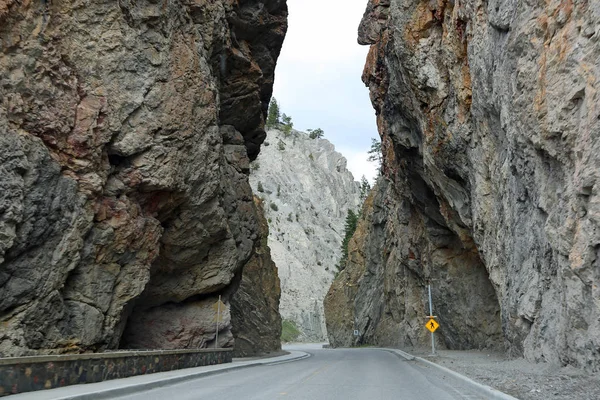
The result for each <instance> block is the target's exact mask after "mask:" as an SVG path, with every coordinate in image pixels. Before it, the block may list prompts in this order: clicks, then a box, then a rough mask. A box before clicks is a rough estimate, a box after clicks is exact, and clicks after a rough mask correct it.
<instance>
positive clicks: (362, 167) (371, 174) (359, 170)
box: [336, 148, 377, 184]
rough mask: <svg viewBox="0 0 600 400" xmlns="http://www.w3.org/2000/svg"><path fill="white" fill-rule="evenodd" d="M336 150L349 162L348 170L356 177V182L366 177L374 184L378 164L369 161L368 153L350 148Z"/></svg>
mask: <svg viewBox="0 0 600 400" xmlns="http://www.w3.org/2000/svg"><path fill="white" fill-rule="evenodd" d="M336 150H337V151H338V152H340V153H342V154H343V155H344V157H346V159H347V160H348V169H349V170H350V172H352V175H354V180H355V181H360V179H361V178H362V176H363V175H364V176H365V177H366V178H367V180H368V181H369V182H370V183H371V184H373V183H375V178H376V177H377V163H374V162H369V161H367V158H368V157H369V155H368V154H367V152H366V151H356V150H353V149H350V148H339V149H337V148H336Z"/></svg>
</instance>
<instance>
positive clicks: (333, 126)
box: [273, 0, 379, 181]
mask: <svg viewBox="0 0 600 400" xmlns="http://www.w3.org/2000/svg"><path fill="white" fill-rule="evenodd" d="M287 3H288V7H289V29H288V32H287V36H286V38H285V42H284V43H283V49H282V50H281V55H280V57H279V61H278V62H277V69H276V71H275V87H274V92H273V96H274V97H275V98H276V99H277V101H278V102H279V105H280V109H281V112H282V113H286V114H287V115H290V116H291V117H292V122H293V123H294V128H295V129H298V130H301V131H306V130H307V129H311V128H312V129H314V128H321V129H323V130H324V131H325V138H326V139H328V140H329V141H330V142H332V143H333V144H334V145H335V148H336V150H337V151H338V152H340V153H342V154H343V155H344V156H345V157H346V159H347V160H348V169H349V170H350V171H351V172H352V174H353V175H354V179H355V180H357V181H358V180H360V178H361V176H362V175H365V176H366V177H367V178H368V179H369V180H371V181H372V180H373V178H374V177H375V175H376V166H375V165H374V163H369V162H367V151H368V150H369V148H370V146H371V138H377V139H379V135H378V133H377V126H376V124H375V111H374V110H373V107H372V106H371V102H370V100H369V91H368V89H367V88H366V87H365V85H364V84H363V83H362V81H361V75H362V70H363V67H364V64H365V59H366V56H367V52H368V50H369V48H368V46H360V45H358V43H357V42H356V37H357V29H358V24H359V23H360V20H361V18H362V15H363V13H364V11H365V8H366V6H367V0H344V1H339V0H287Z"/></svg>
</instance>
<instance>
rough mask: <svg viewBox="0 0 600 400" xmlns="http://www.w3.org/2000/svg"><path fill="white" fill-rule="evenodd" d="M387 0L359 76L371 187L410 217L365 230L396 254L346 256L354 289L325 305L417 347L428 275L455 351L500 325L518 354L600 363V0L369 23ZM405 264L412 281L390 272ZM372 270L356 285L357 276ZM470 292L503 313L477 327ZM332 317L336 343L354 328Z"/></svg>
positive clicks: (470, 7) (420, 5)
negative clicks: (365, 94)
mask: <svg viewBox="0 0 600 400" xmlns="http://www.w3.org/2000/svg"><path fill="white" fill-rule="evenodd" d="M379 3H380V2H379V1H376V0H373V1H369V6H368V9H367V11H368V12H367V13H366V14H365V20H363V22H362V24H361V26H362V27H363V28H361V30H360V31H359V35H360V38H359V40H360V41H361V42H362V43H370V44H372V46H371V50H370V55H369V58H368V60H367V65H366V67H365V73H364V75H363V80H364V82H365V83H366V84H367V85H368V86H369V88H370V94H371V100H372V102H373V105H374V107H375V109H376V111H377V114H378V126H379V130H380V133H381V135H382V143H383V150H384V176H385V179H386V181H387V183H386V184H385V185H379V186H378V189H377V191H378V194H377V196H379V197H378V198H379V199H386V198H387V199H388V200H384V205H386V209H387V211H386V214H387V215H393V216H396V215H398V212H400V214H399V215H404V217H402V218H406V219H408V222H407V223H405V222H402V223H396V224H394V223H391V222H390V221H388V222H387V223H386V224H385V225H384V226H385V227H386V228H385V229H386V230H388V231H387V232H384V233H382V232H380V229H381V226H380V225H378V224H375V225H372V227H371V228H366V229H367V230H369V231H370V233H368V234H365V238H363V240H362V243H363V244H362V245H361V244H358V243H357V246H358V248H362V250H361V251H362V252H367V253H368V252H370V251H381V250H376V249H375V248H373V247H372V246H373V245H375V244H376V243H377V242H376V240H375V239H376V237H382V239H381V240H380V242H383V243H384V244H385V245H384V247H383V249H385V253H384V256H383V260H384V261H385V260H386V259H388V260H393V259H395V260H396V261H397V262H396V263H389V265H385V266H382V267H376V268H375V269H374V270H372V267H370V266H369V267H368V268H367V269H366V270H365V266H363V267H360V268H359V269H358V270H356V271H354V272H353V270H354V269H355V268H356V267H353V265H352V262H351V263H350V264H349V266H348V268H350V270H349V271H348V273H349V274H350V275H351V276H352V277H353V278H352V279H351V280H350V281H349V282H355V283H356V284H357V285H359V287H360V288H359V289H357V291H356V293H350V295H342V294H340V292H339V291H340V287H339V286H338V287H337V291H336V293H332V292H330V293H331V296H332V299H331V302H332V303H331V304H337V307H342V305H343V304H345V306H344V307H351V308H352V310H353V311H352V312H350V311H348V312H349V313H350V314H348V315H352V318H353V319H355V320H357V321H360V324H363V325H364V324H365V322H364V319H365V318H371V319H370V325H369V326H368V327H364V328H363V330H364V333H365V335H366V336H364V337H363V340H364V341H365V342H382V341H384V342H385V341H386V340H388V339H389V340H391V339H390V338H392V332H396V337H395V339H394V340H396V342H399V343H408V344H414V345H423V344H425V343H426V342H425V340H426V336H425V335H424V329H421V328H420V325H421V323H422V322H423V321H419V326H417V325H414V323H416V322H417V318H416V316H418V314H422V311H423V307H424V306H425V302H424V299H423V294H422V293H423V290H424V287H425V283H426V281H427V279H430V278H431V279H438V283H437V284H436V286H437V287H438V288H439V289H438V292H437V295H434V303H435V304H437V305H438V307H439V308H438V309H437V311H435V310H434V313H438V314H440V319H441V321H440V322H441V326H442V327H441V328H440V331H439V335H440V336H441V338H443V341H444V343H445V344H446V345H447V346H448V347H449V348H462V347H464V346H467V347H484V346H488V345H490V344H491V343H489V342H490V341H489V340H488V339H486V338H487V337H489V334H490V332H492V333H493V335H492V336H491V337H492V338H493V342H495V345H497V346H501V347H505V348H506V349H507V351H508V352H509V353H510V354H513V355H524V356H525V357H527V358H528V359H530V360H536V361H546V362H551V363H556V364H563V365H564V364H570V365H574V366H578V367H583V368H588V369H590V370H598V369H600V353H599V352H598V348H599V347H600V335H599V333H598V332H600V326H599V322H598V321H600V319H599V315H600V308H599V301H598V299H599V298H600V296H599V292H598V278H599V277H598V271H599V268H598V248H599V247H600V236H599V232H600V227H599V225H598V224H599V218H598V215H599V207H598V204H599V197H598V190H597V186H598V178H599V176H600V158H599V155H600V147H599V146H600V140H598V139H599V137H598V134H599V132H600V120H599V119H598V114H599V113H598V110H597V108H598V107H597V105H598V96H597V94H596V93H597V91H598V83H597V82H598V79H599V77H600V69H599V66H598V63H597V59H598V56H599V54H600V45H599V42H598V29H597V27H598V26H599V24H600V6H599V5H598V4H597V3H594V2H579V1H575V2H561V1H550V2H517V1H513V0H496V1H488V2H484V1H479V0H468V1H461V2H445V1H437V2H422V1H417V0H395V1H391V2H390V6H389V8H388V10H386V12H387V17H386V18H387V19H386V21H385V23H384V26H383V27H380V28H377V29H375V28H374V27H376V26H379V25H381V24H382V21H381V20H380V19H377V20H374V18H375V17H374V16H373V13H372V12H371V11H369V10H374V9H376V8H378V7H380V6H379ZM375 33H377V35H378V36H377V37H376V38H375V37H374V34H375ZM390 193H392V194H393V196H390ZM386 202H387V204H386ZM377 204H380V201H375V202H374V205H373V206H374V207H378V206H377ZM373 212H376V209H375V211H373ZM418 221H420V222H418ZM416 222H418V223H416ZM367 224H368V222H367ZM394 225H397V226H396V228H400V227H401V226H404V227H405V228H404V229H394V230H393V231H390V230H389V227H390V226H394ZM381 235H383V236H381ZM371 236H373V237H371ZM363 246H364V247H363ZM383 249H382V250H383ZM455 260H460V263H459V264H460V266H458V265H457V266H456V267H452V264H453V263H454V262H455ZM469 260H470V261H469ZM397 265H405V266H406V267H405V268H403V269H401V270H400V271H397V272H398V273H400V274H402V275H406V274H409V275H410V276H411V277H412V278H410V279H401V280H399V281H398V280H396V281H389V280H386V279H385V276H386V275H387V274H391V275H393V274H394V271H396V268H397ZM456 268H458V269H456ZM465 269H466V270H467V271H471V277H470V278H468V277H463V276H462V274H463V273H464V270H465ZM363 270H364V274H365V275H364V276H365V279H363V280H361V279H359V278H358V277H355V276H354V275H352V273H354V274H355V275H360V276H362V275H363V273H362V272H360V271H363ZM369 270H372V272H369ZM453 270H455V271H463V272H461V273H460V274H459V275H458V276H452V271H453ZM475 271H479V272H477V273H476V274H475ZM370 274H374V277H370ZM378 274H383V275H384V278H383V288H382V287H381V285H382V281H381V279H380V278H377V277H378ZM474 274H475V275H474ZM367 277H369V278H367ZM340 279H341V280H340V282H339V284H341V282H343V279H350V277H346V278H344V277H341V278H340ZM373 279H375V281H373ZM368 281H369V283H368V284H369V285H372V286H373V287H371V288H370V289H369V288H367V286H366V285H367V282H368ZM469 282H470V283H471V284H466V283H469ZM388 283H389V284H388ZM457 283H458V285H456V284H457ZM463 283H464V284H463ZM351 284H354V283H351ZM334 288H335V285H334V287H332V290H333V289H334ZM473 288H477V289H478V290H479V291H480V303H479V305H480V306H481V307H482V309H487V310H488V313H494V311H493V310H497V313H498V314H497V318H498V319H497V320H496V319H492V320H490V321H489V323H479V324H476V323H475V324H474V323H473V310H471V308H470V307H472V305H471V304H470V303H471V302H472V301H473V300H474V299H473V298H471V295H472V290H473ZM484 288H486V289H484ZM489 288H493V293H491V292H490V291H489ZM382 289H383V290H384V295H383V296H379V297H375V298H376V300H372V299H371V298H370V296H371V295H372V294H373V291H381V290H382ZM388 290H389V291H397V292H398V295H399V296H400V297H399V298H400V299H403V300H402V302H401V303H404V304H405V306H403V305H402V304H398V300H397V299H398V297H397V295H394V296H387V295H386V293H385V291H388ZM485 293H489V296H487V295H485V296H484V294H485ZM345 296H346V297H347V299H346V300H343V298H345ZM436 296H437V299H436ZM481 296H484V297H481ZM406 306H409V307H410V308H413V309H415V310H417V309H418V311H414V312H411V313H409V314H406V313H405V310H408V309H407V308H406ZM386 313H387V314H386ZM476 315H477V318H476V320H478V321H480V318H481V313H480V312H478V311H476ZM388 317H389V318H388ZM386 318H388V319H386ZM384 321H392V322H385V323H384ZM373 324H375V327H373ZM497 324H500V326H501V328H500V329H496V328H495V327H496V325H497ZM334 325H336V326H337V327H338V328H337V329H338V331H337V332H336V333H335V336H336V337H339V338H342V337H345V335H346V336H347V334H348V333H347V332H344V330H347V329H351V328H352V324H350V325H343V324H342V323H341V321H338V322H334ZM388 327H389V328H390V329H389V332H390V334H389V335H386V336H385V337H382V336H381V333H382V332H384V331H385V330H386V329H388ZM464 330H467V331H470V332H471V333H470V334H469V333H467V334H466V336H465V332H464ZM330 331H331V329H330Z"/></svg>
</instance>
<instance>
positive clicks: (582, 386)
mask: <svg viewBox="0 0 600 400" xmlns="http://www.w3.org/2000/svg"><path fill="white" fill-rule="evenodd" d="M403 350H404V351H406V352H407V353H410V354H412V355H415V356H419V357H423V358H425V359H427V360H429V361H433V362H435V363H437V364H440V365H442V366H444V367H446V368H449V369H451V370H453V371H456V372H459V373H461V374H463V375H465V376H467V377H469V378H471V379H473V380H474V381H476V382H479V383H482V384H484V385H488V386H491V387H493V388H495V389H498V390H500V391H502V392H504V393H507V394H510V395H511V396H514V397H516V398H518V399H521V400H575V399H576V400H598V399H600V373H596V374H588V373H585V372H583V371H581V370H578V369H576V368H573V367H560V366H555V365H550V364H534V363H531V362H528V361H526V360H524V359H512V360H511V359H508V358H507V357H506V356H504V355H502V354H499V353H494V352H487V351H452V350H440V351H438V356H436V357H431V356H429V354H430V353H431V351H427V350H418V349H403Z"/></svg>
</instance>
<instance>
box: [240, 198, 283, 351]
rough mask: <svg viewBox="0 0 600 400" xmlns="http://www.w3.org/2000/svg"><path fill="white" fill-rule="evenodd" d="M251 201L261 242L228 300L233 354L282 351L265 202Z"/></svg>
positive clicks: (277, 288) (276, 281)
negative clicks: (238, 284)
mask: <svg viewBox="0 0 600 400" xmlns="http://www.w3.org/2000/svg"><path fill="white" fill-rule="evenodd" d="M254 203H255V204H256V206H257V208H258V211H259V238H260V242H259V245H258V246H257V248H256V250H255V252H254V254H253V255H252V258H250V261H248V263H247V264H246V265H245V266H244V270H243V274H242V281H241V283H240V287H239V289H238V290H237V291H236V292H235V294H234V296H233V298H232V299H231V320H232V326H233V329H232V333H233V336H234V337H235V346H234V354H235V356H236V357H248V356H259V355H264V354H269V353H276V352H279V351H281V316H280V314H279V298H280V297H281V288H280V284H279V276H278V275H277V267H276V266H275V263H274V262H273V260H272V258H271V249H270V248H269V246H268V245H267V242H268V237H269V225H268V223H267V219H266V218H265V217H264V204H263V202H262V201H261V200H260V199H259V198H258V197H254Z"/></svg>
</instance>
